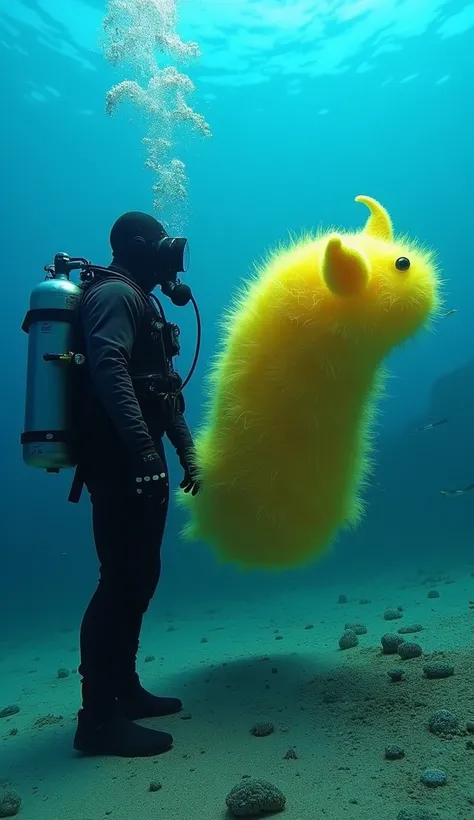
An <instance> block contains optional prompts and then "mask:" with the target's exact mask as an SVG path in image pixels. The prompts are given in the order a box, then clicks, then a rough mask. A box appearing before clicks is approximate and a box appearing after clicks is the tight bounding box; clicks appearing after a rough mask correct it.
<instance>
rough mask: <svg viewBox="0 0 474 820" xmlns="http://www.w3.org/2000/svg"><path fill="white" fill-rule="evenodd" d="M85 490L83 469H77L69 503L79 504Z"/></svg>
mask: <svg viewBox="0 0 474 820" xmlns="http://www.w3.org/2000/svg"><path fill="white" fill-rule="evenodd" d="M83 489H84V478H83V476H82V472H81V468H80V467H76V469H75V472H74V478H73V479H72V484H71V489H70V490H69V496H68V501H70V503H71V504H79V501H80V500H81V495H82V490H83Z"/></svg>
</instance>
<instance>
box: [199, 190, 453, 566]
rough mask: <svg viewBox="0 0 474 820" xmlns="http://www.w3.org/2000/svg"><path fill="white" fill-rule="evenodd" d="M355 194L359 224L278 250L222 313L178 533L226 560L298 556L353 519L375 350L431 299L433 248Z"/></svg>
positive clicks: (256, 561) (283, 562) (427, 308)
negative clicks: (196, 475) (364, 210)
mask: <svg viewBox="0 0 474 820" xmlns="http://www.w3.org/2000/svg"><path fill="white" fill-rule="evenodd" d="M357 199H358V201H361V202H364V203H365V204H366V205H367V206H368V207H369V209H370V212H371V215H370V217H369V220H368V222H367V224H366V226H365V228H364V230H363V231H361V232H358V233H345V232H340V231H337V232H336V231H330V232H327V233H324V234H320V235H319V236H317V237H316V238H314V237H308V238H305V239H303V240H302V241H300V242H297V243H295V244H294V245H292V246H291V247H289V248H286V249H285V248H283V249H280V250H278V251H277V252H276V253H275V254H274V255H273V256H272V257H270V258H269V259H268V261H267V262H266V263H265V264H264V265H263V266H262V267H261V268H259V269H258V270H257V272H256V277H255V278H254V279H253V280H252V281H251V282H250V283H249V284H248V285H247V286H246V288H245V290H244V292H243V293H242V294H241V295H240V296H239V297H238V299H237V301H236V304H235V305H234V307H233V309H232V310H231V311H230V312H229V314H228V315H227V317H226V318H225V322H224V324H223V340H222V347H221V351H220V352H219V353H218V355H217V357H216V361H215V364H214V367H213V371H212V373H211V376H210V383H209V407H208V412H207V418H206V423H205V426H204V427H203V429H202V431H201V432H200V433H199V434H198V436H197V440H196V462H197V465H198V467H199V470H200V474H201V479H202V490H201V492H200V493H199V494H198V495H197V496H196V497H194V498H191V499H186V502H185V503H186V506H187V507H188V509H189V512H190V516H191V521H190V523H189V525H188V526H187V535H188V536H189V537H191V538H200V539H203V540H205V541H207V542H209V543H210V544H211V546H212V547H213V548H214V549H215V550H216V552H217V553H218V554H219V555H220V556H221V558H222V559H223V560H225V561H233V562H235V563H237V564H240V565H241V566H247V567H255V568H257V567H260V568H261V567H266V568H274V569H279V568H284V567H291V566H298V565H301V564H304V563H306V562H308V561H310V560H314V559H316V558H318V557H319V556H321V555H322V554H323V553H324V552H325V550H326V549H327V548H328V546H329V545H330V544H331V542H332V540H333V538H334V536H335V534H336V532H337V530H338V529H340V528H341V527H344V526H352V525H354V524H356V523H357V522H358V520H359V519H360V516H361V514H362V512H363V502H362V499H361V489H362V486H363V483H364V480H365V479H366V478H367V476H368V474H369V472H370V450H371V444H370V442H371V432H372V423H373V418H374V412H375V408H376V400H377V397H378V395H379V393H380V390H381V387H382V383H383V371H382V363H383V360H384V358H385V357H386V355H387V354H388V353H389V352H390V350H391V349H392V348H394V347H395V346H396V345H399V344H401V343H402V342H404V341H405V340H407V339H408V338H409V337H411V336H412V335H413V334H414V333H415V332H416V331H417V330H419V329H420V328H421V327H422V326H423V325H425V324H426V322H427V320H428V319H429V317H430V315H431V314H433V312H435V311H436V310H437V308H438V303H439V297H438V277H437V272H436V269H435V266H434V264H433V262H432V259H431V256H430V254H429V252H427V251H424V250H423V249H422V248H420V246H418V245H417V244H416V243H413V242H410V240H408V239H407V238H400V239H397V238H394V236H393V232H392V225H391V221H390V217H389V215H388V214H387V212H386V211H385V210H384V209H383V208H382V206H381V205H380V204H379V203H377V202H376V201H375V200H373V199H371V198H369V197H358V198H357ZM400 259H402V260H403V259H408V261H409V267H408V269H402V268H403V267H405V268H406V261H405V262H403V261H400ZM397 260H398V261H397Z"/></svg>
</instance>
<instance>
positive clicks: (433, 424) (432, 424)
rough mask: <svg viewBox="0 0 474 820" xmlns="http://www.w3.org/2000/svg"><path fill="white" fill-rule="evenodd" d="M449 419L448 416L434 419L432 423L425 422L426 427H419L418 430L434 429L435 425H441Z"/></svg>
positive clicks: (421, 431)
mask: <svg viewBox="0 0 474 820" xmlns="http://www.w3.org/2000/svg"><path fill="white" fill-rule="evenodd" d="M448 421H449V418H448V417H447V416H446V418H444V419H438V421H432V422H430V424H425V426H424V427H419V428H418V430H417V432H418V433H425V432H426V431H427V430H433V429H434V428H435V427H439V426H440V425H441V424H446V423H447V422H448Z"/></svg>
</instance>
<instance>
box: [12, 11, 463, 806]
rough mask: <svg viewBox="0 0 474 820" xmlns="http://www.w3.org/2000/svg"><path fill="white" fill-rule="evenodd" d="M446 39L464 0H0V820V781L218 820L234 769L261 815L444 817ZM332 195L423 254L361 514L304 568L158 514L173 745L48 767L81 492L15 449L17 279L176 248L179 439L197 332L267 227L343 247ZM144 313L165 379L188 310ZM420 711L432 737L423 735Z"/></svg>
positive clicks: (449, 638) (449, 539) (450, 403)
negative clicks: (167, 337)
mask: <svg viewBox="0 0 474 820" xmlns="http://www.w3.org/2000/svg"><path fill="white" fill-rule="evenodd" d="M124 9H125V11H124ZM147 9H148V11H147ZM150 9H151V11H152V12H153V13H151V12H150ZM147 15H148V16H147ZM133 20H135V24H136V25H137V28H136V29H135V30H134V31H132V35H131V36H128V34H130V32H129V31H128V30H127V26H128V24H129V22H130V21H133ZM104 21H105V26H104ZM127 21H128V22H127ZM156 21H158V22H159V23H160V25H162V26H163V30H162V33H161V35H160V36H161V41H160V42H161V44H162V45H163V43H165V45H166V47H165V46H163V48H160V49H158V50H157V49H156V46H154V45H153V43H154V42H155V41H154V40H153V37H154V36H155V29H154V26H155V23H156ZM120 26H122V29H120ZM120 31H121V34H120V37H121V39H120V42H118V40H116V41H114V37H117V38H118V37H119V32H120ZM127 31H128V34H127ZM163 32H164V33H163ZM147 37H149V38H150V41H149V42H150V43H152V45H151V46H150V47H149V42H148V40H147ZM189 43H191V45H189ZM147 44H148V45H147ZM193 44H196V46H194V45H193ZM473 44H474V3H470V2H468V1H467V0H178V2H177V3H175V2H174V0H124V2H123V3H117V2H111V3H105V2H100V0H8V2H7V0H0V59H1V61H2V64H1V68H2V77H3V82H2V84H1V89H0V95H1V99H2V104H1V111H2V123H1V135H2V138H1V153H0V163H1V179H2V186H1V193H0V208H1V224H2V246H3V259H2V263H3V320H2V349H3V359H4V383H3V389H2V397H3V403H2V404H3V413H2V417H3V423H2V429H3V434H2V436H3V438H2V443H3V447H4V456H3V458H4V462H3V464H4V466H3V482H2V493H1V495H0V521H1V527H2V563H1V570H2V572H1V578H2V594H1V596H0V619H1V620H0V630H1V631H0V786H3V787H4V788H5V790H6V791H5V793H4V795H3V796H2V793H1V790H0V816H13V815H11V814H5V813H3V814H2V811H6V810H7V809H2V806H3V805H6V802H5V801H6V800H7V798H6V797H5V795H8V794H9V793H10V790H14V791H15V792H16V793H18V794H19V795H20V797H21V805H20V804H18V805H17V806H16V808H15V813H16V812H19V816H20V817H21V818H24V819H25V820H101V818H103V817H105V816H110V817H111V818H112V820H134V819H135V818H137V820H138V818H140V820H155V818H156V819H157V818H165V820H172V819H173V820H196V818H202V820H223V818H224V817H226V816H227V812H228V813H229V816H234V815H233V812H234V814H235V816H245V811H243V810H242V812H243V813H241V814H240V815H239V814H238V813H237V814H236V813H235V811H234V808H235V807H234V803H233V801H232V799H230V800H229V801H228V804H226V797H227V795H229V793H230V792H231V790H232V789H233V787H236V786H239V787H242V784H245V781H246V779H248V778H255V779H257V780H263V781H268V782H269V783H270V784H272V788H273V789H274V794H275V795H276V797H274V804H273V808H274V809H278V811H279V810H281V809H283V810H284V814H283V816H285V815H287V816H288V818H289V820H316V818H320V817H321V818H327V820H346V819H347V820H369V818H371V819H372V818H378V819H379V820H464V818H465V820H468V818H469V817H471V815H472V812H473V806H474V776H473V773H472V761H473V757H472V755H473V748H474V746H473V740H472V739H471V737H472V732H473V731H474V729H473V726H474V707H473V705H472V691H473V687H474V671H473V669H474V664H473V646H474V622H473V614H474V491H473V487H474V423H473V413H474V329H473V323H472V312H473V309H472V305H473V300H474V277H473V272H472V267H473V261H472V248H471V246H472V224H473V216H474V206H473V196H472V192H473V190H474V164H473V162H472V146H473V145H474V105H473V101H472V85H473V79H474V56H473V55H474V50H473ZM154 60H156V61H157V67H158V68H157V73H156V77H159V78H161V80H160V82H161V81H163V83H164V82H165V81H166V82H168V85H167V86H166V88H167V91H166V93H165V92H163V91H162V86H159V88H158V92H157V91H156V88H157V84H156V83H155V84H153V82H150V76H151V77H152V80H153V77H154V76H155V75H154V74H153V68H152V67H151V68H150V61H151V62H153V61H154ZM162 69H166V71H165V73H164V74H160V73H159V71H160V70H162ZM176 71H178V72H179V76H178V75H177V74H176ZM123 83H128V84H127V85H123ZM147 83H148V85H147ZM193 86H194V90H192V87H193ZM143 89H145V90H143ZM160 89H161V90H160ZM168 93H169V94H172V95H173V94H175V93H176V95H177V97H176V98H177V100H178V109H177V110H178V113H179V116H175V117H174V118H173V117H171V118H169V120H168V119H166V117H167V115H168V113H169V109H167V106H169V105H174V104H175V103H174V102H173V103H172V102H170V100H171V97H168V96H166V95H167V94H168ZM173 99H174V98H173ZM185 100H186V102H185ZM188 106H189V107H188ZM173 111H174V109H173ZM165 122H166V123H168V125H167V126H166V127H165V124H164V123H165ZM170 123H171V124H170ZM160 152H162V153H160ZM360 194H364V195H368V196H371V197H374V198H376V199H377V200H379V201H380V202H381V203H383V205H384V206H385V207H386V208H387V209H388V211H389V213H390V215H391V217H392V219H393V223H394V226H395V229H396V231H397V233H398V234H402V235H405V234H407V235H409V236H410V237H414V238H416V239H418V240H419V241H420V242H421V243H422V244H423V245H426V246H429V247H430V248H433V250H434V251H435V253H436V260H437V264H438V265H439V268H440V272H441V279H442V286H443V299H444V305H443V310H442V312H441V315H440V316H438V317H437V318H436V320H435V322H434V323H433V326H432V328H430V329H429V330H424V331H423V332H421V333H420V334H419V335H417V336H416V338H415V339H413V340H410V341H409V342H407V343H406V344H405V345H403V346H402V347H401V348H400V349H397V350H396V351H395V352H394V353H392V354H391V355H390V357H389V361H388V367H389V371H390V376H391V378H390V380H389V382H388V385H387V394H386V395H385V396H384V398H383V401H382V405H381V414H380V417H378V418H377V425H376V441H375V446H376V466H375V471H374V475H373V476H371V478H370V481H369V484H368V486H367V488H366V489H365V491H364V497H365V500H366V502H367V510H366V514H365V517H364V520H363V522H362V523H361V525H360V526H359V527H358V528H357V529H356V530H354V531H353V532H343V533H341V535H340V536H339V537H338V538H337V540H336V542H335V544H334V547H333V549H332V550H331V552H330V553H329V555H327V556H326V557H324V558H322V559H321V560H320V561H318V562H316V563H312V564H310V565H308V566H306V567H303V568H298V569H295V570H288V571H282V572H276V573H275V572H271V573H267V572H265V571H262V570H259V571H255V572H253V571H246V572H241V571H240V570H239V569H237V568H236V567H234V566H233V565H231V564H225V563H220V562H219V561H218V560H217V558H216V556H215V554H214V552H213V551H212V550H211V549H210V548H209V545H207V544H205V543H189V542H186V541H185V540H184V539H183V538H182V535H181V532H182V529H183V526H184V525H185V522H186V512H185V511H183V510H182V509H180V508H179V507H178V506H177V505H176V504H173V505H172V508H171V509H170V513H169V518H168V524H167V530H166V536H165V542H164V549H163V573H162V578H161V581H160V585H159V589H158V592H157V594H156V595H155V599H154V601H153V604H152V606H151V607H150V610H149V612H148V613H147V616H146V623H145V627H144V632H143V635H142V641H141V648H140V656H139V670H140V674H141V677H142V679H143V681H144V684H146V686H147V688H148V689H153V690H154V691H160V692H161V693H168V692H169V693H170V694H173V695H176V696H179V697H182V698H183V701H184V708H185V710H186V711H185V713H184V714H181V715H176V716H173V717H172V718H170V719H165V718H163V719H161V720H160V722H159V725H160V728H162V724H163V728H164V729H165V730H166V731H171V732H172V733H173V735H174V738H175V745H174V749H173V751H172V752H170V753H169V754H168V755H165V756H163V757H160V758H156V759H151V760H145V761H143V760H141V761H140V760H138V761H134V762H133V763H130V762H129V761H123V760H118V761H117V760H105V761H103V760H101V759H99V760H95V761H94V760H92V761H90V760H78V759H76V757H75V756H74V753H73V751H72V745H71V744H72V735H73V732H74V720H75V714H76V712H77V709H78V706H79V697H80V688H79V676H78V674H77V666H78V663H79V660H78V631H79V625H80V620H81V617H82V614H83V611H84V609H85V607H86V605H87V603H88V600H89V598H90V596H91V594H92V592H93V590H94V588H95V584H96V580H97V561H96V556H95V552H94V546H93V542H92V534H91V523H90V504H89V499H88V498H87V497H86V496H87V494H86V493H84V494H83V497H82V499H81V502H80V504H79V505H77V506H75V505H71V504H69V503H68V493H69V488H70V483H71V480H72V471H64V472H62V473H61V474H60V475H49V474H46V473H44V472H42V471H40V470H34V469H32V468H29V467H27V466H26V465H25V464H24V463H23V461H22V453H21V445H20V435H21V433H22V431H23V423H24V409H25V378H26V355H27V344H28V337H27V335H26V334H25V333H22V332H21V324H22V321H23V319H24V316H25V314H26V312H27V310H28V307H29V297H30V292H31V290H32V289H33V288H34V287H35V286H36V285H37V284H38V282H39V281H41V279H42V278H43V277H44V275H45V274H44V266H45V265H47V264H51V263H52V261H53V257H54V255H55V254H56V253H58V252H66V253H68V254H69V255H71V256H80V257H85V258H87V259H89V260H93V261H94V262H95V263H96V264H98V265H108V264H109V263H110V260H111V254H110V247H109V241H108V237H109V232H110V227H111V225H112V224H113V222H114V221H115V219H116V218H117V217H118V216H120V214H122V213H124V212H125V211H129V210H141V211H146V212H150V213H153V214H154V215H155V216H156V217H157V218H158V219H162V220H164V221H165V223H166V226H167V228H168V230H169V232H170V233H171V234H174V235H178V236H179V235H183V236H186V237H187V238H188V239H189V243H190V248H191V265H190V269H189V271H188V273H187V274H186V282H187V283H188V284H189V285H190V286H191V287H192V290H193V293H194V296H195V298H196V300H197V302H198V304H199V308H200V313H201V318H202V326H203V339H202V349H201V355H200V359H199V363H198V366H197V369H196V372H195V374H194V376H193V378H192V380H191V382H190V384H189V387H187V388H186V406H187V420H188V423H189V425H190V427H191V428H192V429H193V430H197V429H198V428H199V426H200V424H201V423H202V421H203V418H204V416H203V414H204V407H205V402H206V400H207V396H206V387H205V383H206V382H205V379H206V375H207V374H208V371H209V366H210V361H211V359H212V356H213V354H214V353H215V351H216V350H217V348H218V345H219V340H220V338H221V329H220V325H219V323H220V321H221V319H222V316H223V315H224V313H225V311H226V309H227V308H228V307H229V306H230V305H231V304H232V300H233V298H234V296H235V294H236V293H237V292H238V290H239V288H240V286H241V285H242V283H243V282H245V281H246V279H247V278H248V277H249V276H251V275H252V272H253V269H254V268H253V266H254V264H255V263H260V262H261V260H262V259H263V258H265V255H266V253H267V252H268V251H270V250H272V249H275V248H278V247H279V246H280V245H281V244H284V243H286V242H288V241H289V238H290V236H291V237H299V236H302V235H305V234H307V233H310V232H312V231H314V232H316V231H317V230H318V229H320V228H322V229H324V230H330V229H331V228H332V227H334V226H336V227H340V228H341V229H344V230H354V231H358V230H360V229H361V228H362V226H363V222H364V219H365V216H366V215H365V214H364V212H363V209H362V206H360V205H359V204H356V203H355V202H354V198H355V197H356V196H357V195H360ZM166 312H167V315H168V316H169V318H171V319H172V320H173V321H176V322H178V323H179V326H180V328H181V342H182V353H181V357H180V361H179V370H180V372H181V374H182V375H183V376H184V375H185V374H186V373H187V371H188V369H189V367H190V366H191V363H192V359H193V355H194V350H195V343H196V323H195V318H194V315H193V311H192V310H191V308H190V307H189V306H188V307H185V308H177V307H174V306H173V305H170V304H169V303H166ZM295 355H296V351H295ZM306 378H307V379H308V380H311V378H312V374H311V372H308V373H307V374H306ZM292 435H293V431H292V430H291V429H288V431H287V436H288V437H289V438H290V440H291V437H292ZM167 455H168V462H169V465H170V474H171V484H172V486H173V488H175V487H178V485H179V482H180V481H181V478H182V475H181V470H180V467H179V464H178V461H177V459H176V456H175V454H174V452H173V449H172V448H169V447H168V446H167ZM294 481H295V484H296V486H298V475H295V477H294ZM301 491H302V492H304V487H303V488H302V490H301ZM391 621H394V622H395V625H394V624H393V623H391ZM354 624H356V625H357V628H356V629H354V628H353V629H352V630H350V629H349V637H347V636H348V633H347V629H348V628H350V627H351V626H352V627H354ZM404 626H407V630H406V633H407V634H405V638H406V641H405V643H406V644H408V645H411V644H414V643H415V644H416V645H419V646H420V647H421V650H420V653H418V651H417V650H413V653H414V654H412V655H410V654H409V653H408V655H405V656H404V655H403V652H400V654H398V653H397V652H396V649H395V650H394V654H387V651H386V647H387V644H386V642H385V644H384V643H381V638H382V636H383V635H384V634H385V633H395V635H396V634H398V630H399V629H400V628H401V627H404ZM408 627H410V629H408ZM412 627H419V628H417V629H415V628H413V629H411V628H412ZM411 632H413V633H414V634H413V636H411ZM403 634H404V633H402V635H403ZM344 635H345V636H346V637H345V639H343V636H344ZM353 635H354V637H355V640H354V637H352V636H353ZM410 651H411V650H410ZM437 664H438V667H437V668H438V671H439V664H444V665H445V669H446V670H447V671H446V677H445V678H442V679H437V677H436V674H437V673H436V670H435V672H434V673H433V675H432V674H431V672H430V670H432V668H433V665H434V666H436V665H437ZM426 667H428V672H427V671H426ZM451 667H452V668H453V670H454V672H453V673H451V671H450V669H451ZM398 668H400V669H401V670H402V674H401V675H400V677H401V679H400V680H399V681H394V680H393V679H392V677H393V676H391V673H392V672H393V670H395V669H398ZM395 677H396V676H395ZM10 707H18V708H15V709H13V711H12V710H11V709H10ZM442 709H447V710H450V711H453V712H454V713H455V721H457V722H455V725H454V728H452V727H451V729H449V730H446V731H444V730H430V729H429V728H428V727H429V725H430V718H431V717H432V713H434V712H436V711H437V710H442ZM183 718H190V719H187V720H186V719H183ZM260 724H267V726H266V727H263V729H262V726H260V729H259V728H258V725H260ZM256 725H257V729H256V730H255V726H256ZM254 730H255V731H254ZM259 734H264V735H265V736H262V737H260V736H258V735H259ZM255 735H257V736H255ZM470 736H471V737H470ZM394 747H398V752H397V753H396V752H394V751H393V748H394ZM392 758H393V759H392ZM426 770H436V771H438V770H439V771H441V772H442V773H444V775H445V779H446V782H444V781H443V785H442V786H440V787H437V782H434V781H437V778H438V781H442V780H443V778H442V777H441V775H439V772H438V775H433V773H432V772H431V773H429V774H428V775H426ZM152 783H156V784H157V788H156V789H151V790H150V785H151V784H152ZM281 795H284V799H283V797H282V796H281ZM2 801H3V802H2ZM271 807H272V806H270V804H268V805H267V806H266V807H265V806H263V807H262V806H260V807H258V806H257V808H255V811H254V816H257V814H258V812H259V811H261V813H263V812H264V809H265V808H267V809H268V808H271ZM247 815H248V816H250V814H249V812H247Z"/></svg>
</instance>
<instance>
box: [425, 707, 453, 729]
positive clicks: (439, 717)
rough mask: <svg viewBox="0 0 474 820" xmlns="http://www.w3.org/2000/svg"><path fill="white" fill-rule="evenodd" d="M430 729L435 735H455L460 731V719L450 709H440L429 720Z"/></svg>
mask: <svg viewBox="0 0 474 820" xmlns="http://www.w3.org/2000/svg"><path fill="white" fill-rule="evenodd" d="M428 728H429V730H430V732H433V734H435V735H438V734H442V735H447V734H453V733H454V732H457V731H458V729H459V718H458V717H457V716H456V715H455V714H454V712H450V711H449V709H438V711H437V712H434V713H433V714H432V715H431V717H430V718H429V720H428Z"/></svg>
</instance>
